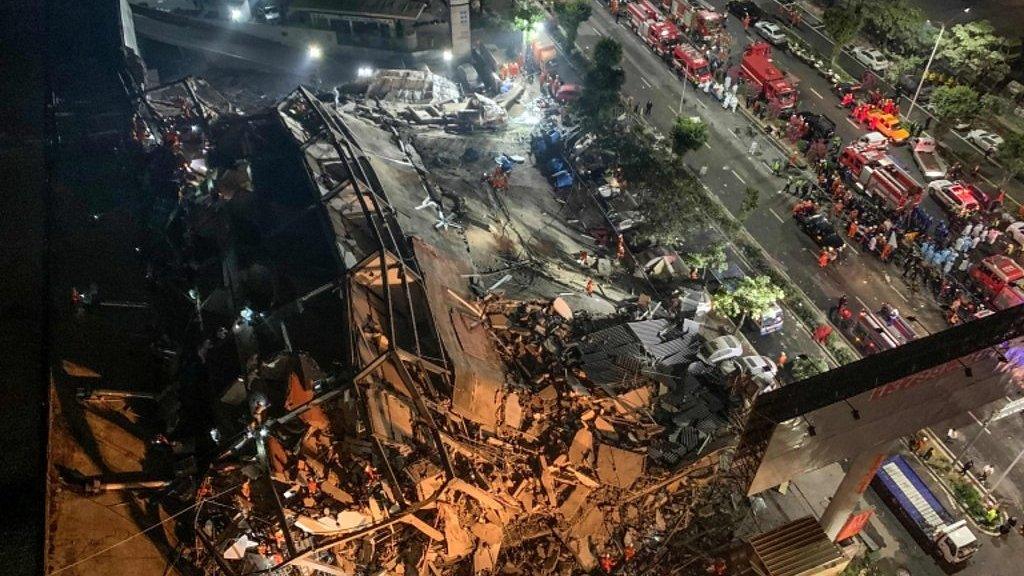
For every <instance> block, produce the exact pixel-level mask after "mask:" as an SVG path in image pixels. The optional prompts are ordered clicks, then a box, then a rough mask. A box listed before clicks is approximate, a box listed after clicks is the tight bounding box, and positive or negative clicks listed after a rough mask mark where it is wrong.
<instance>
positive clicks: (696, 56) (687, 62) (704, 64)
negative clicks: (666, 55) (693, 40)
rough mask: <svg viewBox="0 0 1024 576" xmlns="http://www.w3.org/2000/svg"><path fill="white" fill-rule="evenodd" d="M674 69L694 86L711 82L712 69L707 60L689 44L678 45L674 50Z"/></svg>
mask: <svg viewBox="0 0 1024 576" xmlns="http://www.w3.org/2000/svg"><path fill="white" fill-rule="evenodd" d="M672 67H673V68H675V69H676V70H677V71H678V72H679V75H680V76H682V77H684V78H688V79H689V80H690V81H691V82H693V83H694V84H702V83H704V82H707V81H708V80H711V68H710V66H709V65H708V60H707V58H705V57H704V55H703V54H701V53H700V50H697V49H696V48H694V47H693V46H690V45H689V44H677V45H676V47H675V48H674V49H673V50H672Z"/></svg>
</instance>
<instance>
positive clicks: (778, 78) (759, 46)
mask: <svg viewBox="0 0 1024 576" xmlns="http://www.w3.org/2000/svg"><path fill="white" fill-rule="evenodd" d="M771 55H772V47H771V45H770V44H768V43H767V42H755V43H753V44H751V45H750V46H748V47H747V49H746V51H745V52H744V53H743V60H742V62H741V65H740V76H742V77H744V78H746V79H748V80H750V82H751V83H752V84H753V86H754V88H756V89H757V91H758V95H759V96H764V97H765V98H767V99H768V101H769V102H773V103H775V104H776V105H777V106H778V108H779V110H780V111H785V110H789V109H791V108H793V107H795V106H796V98H797V94H796V89H795V88H794V87H793V84H792V83H790V80H789V79H788V78H787V77H786V76H785V75H784V74H783V73H782V72H781V71H780V70H779V69H778V68H776V67H775V64H773V63H772V58H771Z"/></svg>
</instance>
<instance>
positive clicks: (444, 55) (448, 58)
mask: <svg viewBox="0 0 1024 576" xmlns="http://www.w3.org/2000/svg"><path fill="white" fill-rule="evenodd" d="M441 58H444V61H445V62H451V61H452V51H451V50H445V51H444V52H442V53H441Z"/></svg>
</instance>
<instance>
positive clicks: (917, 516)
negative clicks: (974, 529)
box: [878, 454, 953, 530]
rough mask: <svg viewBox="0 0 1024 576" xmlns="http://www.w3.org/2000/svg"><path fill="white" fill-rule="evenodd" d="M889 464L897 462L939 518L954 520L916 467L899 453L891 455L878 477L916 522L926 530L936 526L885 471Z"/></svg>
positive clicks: (945, 520)
mask: <svg viewBox="0 0 1024 576" xmlns="http://www.w3.org/2000/svg"><path fill="white" fill-rule="evenodd" d="M888 464H895V465H896V467H897V468H899V469H900V471H901V472H903V475H904V476H906V477H907V480H909V481H910V484H911V485H912V486H913V487H914V488H915V489H916V490H917V492H918V493H920V495H921V497H922V498H924V501H925V502H927V503H928V506H930V507H931V509H932V510H934V511H935V513H936V514H937V515H938V516H939V518H941V519H942V521H943V522H945V523H947V524H949V523H952V522H953V519H952V517H951V516H950V515H949V512H947V511H946V508H945V507H943V506H942V503H941V502H939V500H938V499H937V498H935V495H934V494H932V491H931V490H930V489H929V488H928V485H927V484H925V483H924V481H923V480H921V477H920V476H918V475H917V472H915V471H914V469H913V468H912V467H911V466H910V463H909V462H907V461H906V460H905V459H904V458H903V456H900V455H898V454H897V455H896V456H891V457H889V458H888V459H887V460H886V461H885V462H884V463H883V464H882V467H881V468H879V469H878V479H879V480H881V482H882V484H884V485H885V488H886V489H887V490H888V491H889V492H890V493H891V494H892V495H893V496H895V497H896V500H897V501H898V502H899V503H900V507H901V508H903V510H904V511H906V513H907V515H909V516H910V517H911V518H912V519H913V520H914V523H915V524H917V525H918V526H920V527H921V528H923V529H925V530H931V529H932V528H934V527H933V526H930V525H928V523H927V522H925V520H924V517H923V516H921V513H920V512H918V511H917V508H915V507H914V505H913V504H912V503H911V502H910V499H909V498H908V496H907V494H905V493H904V492H903V490H901V489H900V487H899V486H897V485H896V481H895V480H893V479H892V477H891V476H889V474H888V473H887V472H886V471H885V466H886V465H888Z"/></svg>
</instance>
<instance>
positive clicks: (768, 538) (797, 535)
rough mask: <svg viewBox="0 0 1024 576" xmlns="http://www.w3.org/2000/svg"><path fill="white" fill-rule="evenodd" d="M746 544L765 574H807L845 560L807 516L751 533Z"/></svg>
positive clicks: (816, 523)
mask: <svg viewBox="0 0 1024 576" xmlns="http://www.w3.org/2000/svg"><path fill="white" fill-rule="evenodd" d="M750 546H751V547H752V548H753V550H754V555H755V557H756V560H757V562H759V563H760V565H761V566H760V567H761V568H763V569H764V570H765V572H764V573H765V574H766V575H767V576H810V575H812V574H819V573H821V572H823V571H825V570H828V569H830V568H833V567H835V566H836V565H837V564H838V563H840V562H843V561H845V558H843V554H842V551H841V550H840V549H839V547H838V546H836V545H835V544H833V543H832V542H831V541H829V539H828V536H826V535H825V532H824V531H823V530H822V529H821V526H819V525H818V522H817V520H815V519H814V518H811V517H810V516H808V517H806V518H801V519H799V520H794V521H793V522H790V523H788V524H784V525H782V526H780V527H778V528H776V529H775V530H772V531H770V532H765V533H764V534H759V535H757V536H754V537H753V538H752V539H751V540H750Z"/></svg>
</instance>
